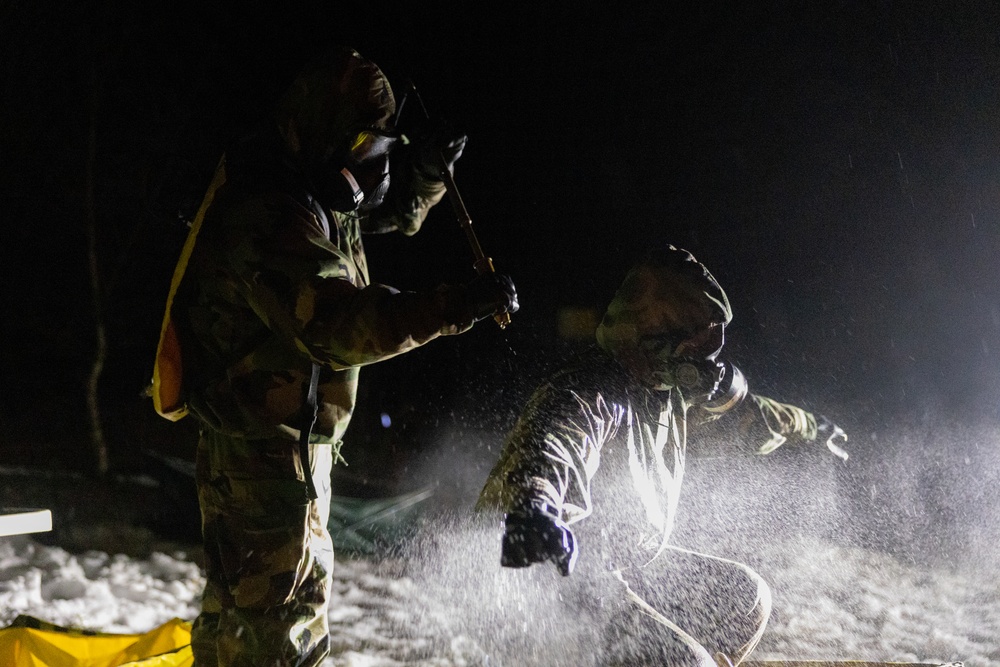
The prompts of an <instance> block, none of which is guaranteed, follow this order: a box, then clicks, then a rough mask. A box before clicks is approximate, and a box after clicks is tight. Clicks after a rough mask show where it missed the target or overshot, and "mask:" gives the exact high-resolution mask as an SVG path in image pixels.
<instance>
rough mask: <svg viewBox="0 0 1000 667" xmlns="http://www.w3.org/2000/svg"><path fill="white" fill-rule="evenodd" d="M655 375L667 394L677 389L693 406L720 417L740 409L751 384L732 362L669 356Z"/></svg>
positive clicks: (659, 388) (657, 387)
mask: <svg viewBox="0 0 1000 667" xmlns="http://www.w3.org/2000/svg"><path fill="white" fill-rule="evenodd" d="M661 361H662V365H661V366H660V369H659V370H657V371H656V372H655V373H654V376H655V377H656V379H657V381H658V384H657V385H656V387H655V389H657V390H660V391H663V390H667V389H673V388H677V389H679V390H680V391H681V393H682V394H683V395H684V399H685V400H686V401H687V402H688V403H691V404H692V405H697V406H698V407H700V408H702V409H704V410H706V411H707V412H711V413H713V414H719V413H723V412H726V411H728V410H730V409H732V408H734V407H736V406H737V405H738V404H739V403H740V401H742V400H743V399H744V398H745V397H746V395H747V391H748V389H747V381H746V378H745V377H744V376H743V373H742V372H740V369H739V368H737V367H736V366H734V365H733V364H731V363H729V362H728V361H715V360H713V359H691V358H687V357H667V358H665V359H662V360H661Z"/></svg>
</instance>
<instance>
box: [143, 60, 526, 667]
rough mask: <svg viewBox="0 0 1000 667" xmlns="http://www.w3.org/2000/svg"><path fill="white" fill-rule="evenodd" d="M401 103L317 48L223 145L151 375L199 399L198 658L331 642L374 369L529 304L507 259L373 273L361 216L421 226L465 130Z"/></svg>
mask: <svg viewBox="0 0 1000 667" xmlns="http://www.w3.org/2000/svg"><path fill="white" fill-rule="evenodd" d="M395 110H396V103H395V100H394V98H393V94H392V90H391V88H390V87H389V82H388V81H387V80H386V78H385V76H384V75H383V74H382V72H381V71H380V70H379V68H378V67H377V66H376V65H375V64H374V63H372V62H370V61H368V60H366V59H365V58H363V57H361V56H360V55H359V54H358V53H357V52H355V51H353V50H349V49H344V50H338V51H336V52H334V53H332V54H331V55H329V56H327V57H326V58H324V59H321V60H320V61H319V62H316V63H315V64H313V65H312V66H310V67H308V68H307V69H306V70H304V71H303V72H302V73H301V74H300V75H299V77H298V78H297V79H296V80H295V81H294V83H293V84H292V86H291V88H290V89H289V90H288V91H287V93H286V94H285V95H284V96H283V97H282V98H281V100H280V102H279V104H278V105H277V110H276V114H275V115H274V117H273V122H271V123H269V124H268V125H267V126H265V127H262V128H261V129H259V130H258V131H257V132H256V133H254V134H253V135H252V136H250V137H248V138H247V139H246V140H243V141H241V142H239V144H238V145H236V146H233V147H232V148H231V149H230V150H228V151H227V152H226V155H225V156H224V158H223V162H222V163H221V164H220V166H219V169H218V170H217V172H216V178H215V181H214V182H213V184H212V187H211V188H210V190H209V193H208V195H206V198H205V202H204V203H203V204H202V211H201V212H200V213H199V219H197V220H196V221H195V226H194V228H193V230H192V234H191V235H190V237H189V242H188V244H187V246H186V248H185V253H183V254H182V257H183V258H184V259H182V262H181V263H180V264H179V269H178V271H177V272H175V280H174V289H175V290H176V291H173V290H172V294H171V297H170V298H169V300H168V313H167V319H166V324H165V326H164V332H163V336H162V337H161V345H160V350H158V355H157V370H156V372H155V373H154V386H153V389H154V400H156V405H157V410H158V411H159V412H160V413H161V414H164V416H169V417H170V418H179V417H180V416H183V414H185V413H186V412H187V411H188V410H189V411H190V413H191V414H193V415H194V416H195V417H196V418H197V420H198V422H199V425H200V430H201V437H200V439H199V443H198V453H197V474H196V477H197V486H198V497H199V502H200V505H201V513H202V530H203V537H204V545H205V558H206V563H205V568H206V574H207V583H206V587H205V594H204V599H203V602H202V610H201V614H200V615H199V616H198V618H197V620H196V621H195V624H194V630H193V636H192V645H193V649H194V655H195V664H196V665H198V667H215V666H216V665H227V666H237V665H247V666H250V665H254V666H257V665H268V666H274V665H297V666H301V667H306V666H310V665H318V664H319V663H320V662H322V661H323V659H324V658H325V657H326V656H327V655H328V654H329V651H330V641H329V636H328V625H327V616H328V604H329V597H330V586H331V572H332V568H333V545H332V543H331V540H330V535H329V533H328V532H327V520H328V516H329V503H330V470H331V466H332V464H333V463H334V462H335V461H336V460H337V458H338V457H339V456H340V444H341V438H342V437H343V435H344V431H345V430H346V428H347V425H348V423H349V421H350V419H351V413H352V411H353V409H354V404H355V396H356V392H357V383H358V370H359V368H360V367H361V366H363V365H365V364H370V363H374V362H377V361H382V360H384V359H389V358H391V357H394V356H396V355H398V354H402V353H404V352H407V351H409V350H412V349H414V348H416V347H419V346H420V345H423V344H425V343H427V342H429V341H431V340H433V339H435V338H437V337H438V336H444V335H453V334H460V333H463V332H465V331H468V330H469V329H470V328H471V327H472V326H473V323H474V322H476V321H478V320H481V319H484V318H486V317H490V316H494V315H499V314H503V313H508V312H514V311H516V310H517V308H518V304H517V297H516V292H515V290H514V286H513V283H512V282H511V281H510V279H509V278H507V277H506V276H502V275H497V274H493V273H486V274H484V275H481V276H479V277H478V278H476V279H475V280H473V281H472V282H471V283H470V284H468V285H442V286H440V287H438V288H437V289H435V290H433V291H426V292H407V291H399V290H397V289H394V288H392V287H387V286H385V285H379V284H376V283H372V282H371V281H370V280H369V277H368V266H367V262H366V259H365V253H364V248H363V246H362V242H361V234H363V233H383V232H390V231H400V232H402V233H403V234H406V235H411V234H414V233H415V232H416V231H417V230H418V229H419V228H420V226H421V223H422V222H423V221H424V219H425V217H426V215H427V212H428V210H429V209H430V208H431V207H432V206H434V205H435V204H436V203H437V202H438V201H440V200H441V198H442V197H443V195H444V193H445V186H444V184H443V182H442V180H441V176H442V175H443V174H444V172H443V171H442V167H443V166H445V165H446V167H447V169H448V170H449V172H450V170H451V169H452V166H453V164H454V162H455V160H457V159H458V157H459V156H460V155H461V153H462V150H463V148H464V146H465V142H466V138H465V137H464V136H445V135H443V134H442V133H437V134H432V135H430V136H429V137H428V138H426V139H425V140H424V141H416V142H414V143H412V144H410V145H408V146H405V147H404V146H403V145H402V144H403V142H402V141H401V138H400V136H399V135H398V134H396V133H395V132H394V129H395V128H394V116H395ZM390 155H392V158H393V159H392V166H391V169H390ZM390 176H391V181H392V186H391V187H390V186H389V183H390ZM195 237H196V242H195ZM192 244H193V245H192ZM188 257H189V259H188ZM185 261H186V268H185V266H184V264H185ZM178 350H179V352H178ZM181 359H182V361H183V366H182V367H181ZM181 370H182V371H183V378H180V371H181ZM181 379H182V380H183V384H180V381H181ZM314 420H315V421H314Z"/></svg>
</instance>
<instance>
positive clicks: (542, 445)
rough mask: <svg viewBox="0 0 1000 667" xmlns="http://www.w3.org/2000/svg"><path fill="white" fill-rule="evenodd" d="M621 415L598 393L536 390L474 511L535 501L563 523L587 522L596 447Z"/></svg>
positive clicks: (607, 437)
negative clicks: (591, 394) (585, 394)
mask: <svg viewBox="0 0 1000 667" xmlns="http://www.w3.org/2000/svg"><path fill="white" fill-rule="evenodd" d="M622 415H623V408H622V407H621V406H618V405H615V404H609V403H608V402H606V401H605V400H604V398H603V397H602V396H601V395H600V394H596V395H594V396H592V397H589V398H588V399H584V397H582V396H581V395H580V394H578V393H577V392H574V391H567V390H563V391H559V390H557V389H555V388H554V387H553V386H552V385H551V384H546V385H544V386H543V387H541V388H539V389H538V390H537V391H536V392H535V394H534V395H533V396H532V398H531V400H530V401H529V403H528V406H527V407H526V409H525V411H524V413H523V414H522V416H521V418H520V419H519V420H518V422H517V424H516V425H515V426H514V429H513V430H512V431H511V433H510V435H509V436H508V437H507V439H506V441H505V443H504V448H503V451H502V452H501V455H500V459H499V461H498V462H497V464H496V465H495V466H494V467H493V470H492V471H491V472H490V475H489V478H488V479H487V481H486V484H485V486H484V487H483V490H482V492H481V493H480V496H479V500H478V502H477V505H476V508H477V509H478V510H486V509H499V510H501V511H504V512H510V511H512V510H513V509H516V508H519V507H526V506H528V505H529V504H532V503H533V502H534V503H538V504H542V505H544V506H545V507H547V508H548V511H549V512H551V513H552V514H554V515H556V516H558V517H559V518H560V519H561V520H562V521H564V522H565V523H566V524H573V523H575V522H577V521H580V520H582V519H584V518H586V517H587V516H588V515H589V514H590V513H591V511H592V506H591V495H590V487H591V480H592V479H593V477H594V475H595V474H596V473H597V470H598V468H599V467H600V463H601V449H602V448H603V447H604V444H605V443H606V442H607V441H608V440H610V439H611V438H612V437H614V435H615V433H616V431H617V430H618V427H619V426H620V424H621V421H622Z"/></svg>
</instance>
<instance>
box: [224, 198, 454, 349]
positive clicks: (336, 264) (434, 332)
mask: <svg viewBox="0 0 1000 667" xmlns="http://www.w3.org/2000/svg"><path fill="white" fill-rule="evenodd" d="M281 206H282V207H284V208H285V209H286V210H284V211H282V213H281V221H280V224H278V225H269V224H267V222H266V220H267V218H268V217H270V216H273V215H274V211H273V210H272V211H268V210H267V205H266V204H261V203H260V202H255V203H250V204H247V205H246V206H244V207H243V208H242V210H237V211H234V212H233V213H232V215H234V216H241V217H242V218H243V220H244V221H246V220H253V219H255V218H256V219H260V220H264V221H265V222H263V223H262V224H260V225H257V226H255V225H254V224H252V223H251V224H249V225H241V228H242V229H243V230H246V229H248V228H249V229H250V230H251V231H250V233H246V232H245V231H243V233H241V234H240V235H238V236H237V238H235V239H231V243H230V244H229V249H228V252H227V255H228V257H229V263H230V268H231V269H232V271H233V273H234V279H235V280H237V281H239V282H240V283H241V284H242V288H243V290H244V291H245V293H246V294H247V299H248V301H249V302H250V306H251V307H252V308H253V309H254V310H255V312H257V314H258V315H259V316H260V317H261V318H262V319H263V320H264V321H265V322H266V323H267V325H268V326H269V327H270V328H271V329H272V330H273V331H276V332H278V333H280V334H282V335H284V336H286V337H289V338H291V339H292V342H293V343H294V344H295V345H296V346H297V347H298V348H299V349H300V350H301V351H303V352H305V353H307V354H309V355H310V356H311V357H312V358H313V359H314V360H315V361H317V362H319V363H323V364H327V365H330V366H333V367H335V368H346V367H350V366H360V365H364V364H369V363H373V362H377V361H381V360H383V359H388V358H390V357H393V356H395V355H398V354H401V353H403V352H406V351H408V350H411V349H413V348H415V347H418V346H420V345H423V344H425V343H427V342H428V341H430V340H433V339H434V338H437V337H438V336H441V335H448V334H457V333H461V332H463V331H466V330H468V329H469V328H470V327H471V326H472V324H473V315H472V313H471V312H470V304H469V303H468V300H469V299H468V297H469V295H468V293H467V290H466V288H465V287H463V286H442V287H439V288H438V289H436V290H431V291H426V292H406V291H399V290H396V289H393V288H391V287H388V286H385V285H378V284H373V285H369V286H366V287H357V286H356V285H357V284H359V282H360V281H359V279H358V276H357V267H356V266H355V264H354V262H353V261H352V259H351V258H350V257H348V256H347V255H345V254H344V253H342V252H341V251H340V250H339V249H338V248H337V247H336V246H335V245H333V244H332V243H331V242H330V241H329V240H328V239H327V237H326V235H325V234H324V232H323V230H322V229H321V228H320V227H319V225H318V223H317V222H316V220H315V219H314V218H313V217H312V216H311V214H309V213H308V212H307V211H302V210H298V209H296V208H295V206H296V204H295V203H294V202H288V201H286V202H283V203H282V204H281ZM262 211H263V212H262Z"/></svg>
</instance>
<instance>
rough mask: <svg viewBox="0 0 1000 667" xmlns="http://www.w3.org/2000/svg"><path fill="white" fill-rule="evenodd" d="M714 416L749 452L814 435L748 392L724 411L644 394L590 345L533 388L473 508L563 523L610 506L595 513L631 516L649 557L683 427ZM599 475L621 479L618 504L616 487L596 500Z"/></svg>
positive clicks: (671, 502)
mask: <svg viewBox="0 0 1000 667" xmlns="http://www.w3.org/2000/svg"><path fill="white" fill-rule="evenodd" d="M717 419H719V420H726V421H729V422H730V424H731V425H732V426H734V427H735V430H734V431H730V432H729V433H727V437H728V438H730V439H732V440H735V441H736V442H738V443H739V444H740V445H744V446H746V447H747V448H748V450H749V451H750V452H754V451H755V452H757V453H768V452H771V451H773V450H774V449H776V448H777V447H778V446H780V445H782V444H784V443H786V442H787V443H803V442H811V441H815V440H816V436H817V429H816V419H815V417H814V416H813V415H812V414H811V413H809V412H806V411H805V410H802V409H801V408H797V407H794V406H791V405H786V404H783V403H779V402H777V401H774V400H772V399H769V398H765V397H763V396H757V395H754V394H750V395H749V396H748V397H747V398H746V399H744V400H743V402H742V403H740V404H739V405H738V406H736V407H734V408H732V409H731V410H730V411H728V412H726V413H723V414H721V415H719V414H714V415H710V414H709V413H707V412H704V411H703V410H700V409H699V408H698V407H696V406H690V405H688V404H687V403H686V401H684V399H683V397H682V396H681V395H680V393H679V392H678V390H676V389H671V390H668V391H653V390H650V389H647V388H645V387H644V386H642V385H641V384H639V383H638V382H636V381H635V380H634V379H633V377H632V376H631V375H630V374H629V373H628V372H627V371H626V370H625V369H624V368H623V367H622V366H621V365H620V364H619V363H618V362H617V361H615V359H614V358H613V357H611V356H610V355H609V354H608V353H607V352H605V351H604V350H603V349H601V348H600V347H598V346H593V347H592V348H590V349H588V350H587V351H586V352H584V353H582V354H581V355H580V356H578V357H577V358H576V359H575V360H574V361H573V362H571V363H570V364H568V365H567V366H566V367H564V368H563V369H562V370H560V371H559V372H557V373H556V374H555V375H553V376H552V377H551V378H549V379H548V380H547V381H546V382H545V383H543V384H542V385H541V386H540V387H539V388H538V389H536V390H535V392H534V394H533V395H532V396H531V398H530V399H529V402H528V404H527V406H526V408H525V409H524V411H523V413H522V414H521V417H520V418H519V419H518V421H517V423H516V424H515V426H514V428H513V430H512V431H511V432H510V434H509V435H508V436H507V438H506V440H505V442H504V446H503V449H502V451H501V454H500V458H499V460H498V462H497V463H496V465H495V466H494V467H493V469H492V471H491V472H490V475H489V478H488V479H487V481H486V485H485V487H484V488H483V490H482V492H481V494H480V497H479V502H478V505H477V507H478V509H480V510H486V509H499V510H501V511H504V512H510V511H513V510H517V509H519V508H524V507H527V506H528V505H529V504H536V505H544V506H545V508H546V510H547V511H548V512H550V513H552V514H554V515H555V516H557V517H558V518H559V519H561V520H562V521H564V522H565V523H566V524H568V525H572V524H573V523H576V522H578V521H581V520H582V519H584V518H586V517H587V516H589V515H590V514H591V513H592V511H593V510H594V507H595V506H600V505H601V504H602V502H603V503H607V502H608V501H610V502H612V503H614V504H616V505H618V506H619V508H618V511H617V512H610V509H611V508H608V507H604V510H605V511H607V512H608V513H609V514H614V515H615V516H620V515H623V514H624V515H626V516H627V520H629V521H631V520H633V519H638V523H640V524H642V525H641V526H640V528H639V534H640V535H641V536H642V537H641V538H640V540H639V541H640V543H641V544H642V546H644V547H645V548H647V549H648V550H651V551H654V552H655V551H656V550H658V549H660V548H662V547H663V546H665V545H666V542H667V539H668V537H669V535H670V532H671V530H672V528H673V524H674V518H675V515H676V509H677V504H678V500H679V493H680V486H681V480H682V477H683V473H684V462H685V458H686V456H687V455H688V443H687V431H688V428H689V426H690V427H694V428H697V429H699V430H701V428H704V427H707V426H708V424H709V423H710V422H713V421H715V420H717ZM693 448H694V449H697V443H695V444H694V445H693ZM695 453H696V452H695ZM598 469H601V470H602V471H604V472H602V477H605V476H608V477H611V476H615V478H616V479H617V480H618V481H619V482H621V481H622V480H623V479H624V480H625V483H624V484H621V483H619V484H617V487H618V488H619V489H621V488H625V489H627V494H628V499H627V500H626V499H625V498H623V497H622V496H621V492H620V490H618V491H615V492H614V495H613V497H611V498H601V497H600V493H599V492H598V491H597V489H596V486H595V488H593V489H592V484H591V482H592V480H594V478H595V475H596V473H597V471H598ZM605 486H607V485H605ZM622 508H624V509H622Z"/></svg>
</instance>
